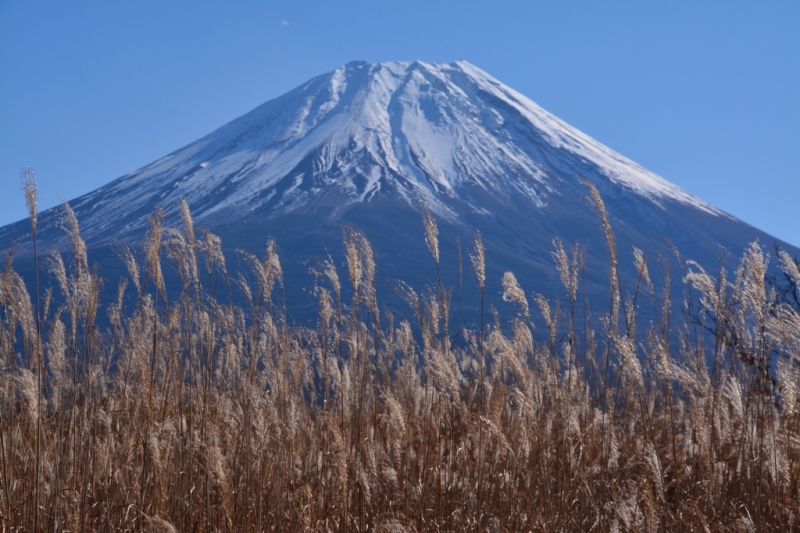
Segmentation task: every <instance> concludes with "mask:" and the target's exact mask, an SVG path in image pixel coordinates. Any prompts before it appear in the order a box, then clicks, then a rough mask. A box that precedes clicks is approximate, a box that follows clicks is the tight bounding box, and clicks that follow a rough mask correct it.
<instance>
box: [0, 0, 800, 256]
mask: <svg viewBox="0 0 800 533" xmlns="http://www.w3.org/2000/svg"><path fill="white" fill-rule="evenodd" d="M354 59H365V60H368V61H386V60H414V59H420V60H424V61H446V62H449V61H454V60H457V59H465V60H467V61H469V62H471V63H473V64H475V65H476V66H478V67H480V68H482V69H483V70H485V71H487V72H488V73H489V74H491V75H493V76H494V77H496V78H498V79H499V80H500V81H502V82H504V83H505V84H507V85H509V86H511V87H513V88H514V89H516V90H518V91H520V92H521V93H523V94H525V95H527V96H528V97H530V98H531V99H532V100H534V101H536V102H537V103H538V104H540V105H541V106H542V107H544V108H545V109H547V110H548V111H551V112H552V113H554V114H556V115H557V116H559V117H560V118H562V119H564V120H566V121H567V122H569V123H570V124H572V125H573V126H575V127H577V128H578V129H580V130H582V131H584V132H585V133H587V134H589V135H591V136H592V137H594V138H595V139H597V140H599V141H600V142H602V143H604V144H606V145H608V146H610V147H611V148H613V149H614V150H617V151H618V152H620V153H622V154H623V155H625V156H627V157H629V158H631V159H633V160H634V161H636V162H638V163H640V164H641V165H643V166H644V167H646V168H648V169H650V170H652V171H654V172H656V173H658V174H660V175H661V176H663V177H665V178H666V179H668V180H670V181H673V182H674V183H677V184H678V185H680V186H682V187H683V188H685V189H687V190H688V191H690V192H692V193H694V194H696V195H698V196H700V197H701V198H703V199H705V200H707V201H709V202H711V203H712V204H714V205H716V206H718V207H720V208H722V209H724V210H725V211H728V212H729V213H731V214H733V215H735V216H737V217H738V218H740V219H742V220H744V221H746V222H748V223H750V224H752V225H754V226H756V227H759V228H761V229H763V230H765V231H767V232H768V233H771V234H772V235H774V236H776V237H779V238H781V239H783V240H786V241H788V242H790V243H792V244H794V245H796V246H800V1H796V0H795V1H789V0H785V1H763V0H762V1H759V2H742V1H725V2H716V1H697V2H694V1H693V2H690V1H680V0H678V1H672V2H659V1H649V2H633V1H628V2H626V1H613V2H611V1H608V2H578V1H568V0H567V1H560V2H534V1H530V2H503V1H494V2H446V1H438V2H430V1H428V2H384V1H374V2H353V1H351V2H344V1H340V2H331V1H328V2H321V1H318V2H301V1H295V2H284V3H279V2H269V3H264V2H233V3H231V2H228V3H222V2H210V1H206V2H188V1H171V2H170V1H162V2H147V1H143V2H123V1H117V2H36V1H33V2H30V1H26V2H21V1H2V0H0V185H2V191H3V193H2V194H1V195H0V225H2V224H6V223H9V222H13V221H16V220H18V219H20V218H22V217H24V216H25V211H24V206H23V201H22V192H21V187H20V179H19V174H20V171H21V170H22V168H23V167H31V168H34V169H35V170H36V172H37V175H38V178H39V192H40V196H41V205H42V206H43V207H49V206H52V205H55V204H57V203H58V202H59V198H63V199H66V200H69V199H71V198H74V197H76V196H79V195H81V194H84V193H86V192H89V191H91V190H93V189H95V188H97V187H99V186H100V185H103V184H105V183H107V182H109V181H111V180H112V179H115V178H117V177H119V176H121V175H123V174H126V173H128V172H131V171H133V170H136V169H137V168H139V167H141V166H144V165H146V164H148V163H150V162H152V161H154V160H155V159H158V158H160V157H161V156H163V155H166V154H167V153H169V152H172V151H173V150H175V149H177V148H180V147H181V146H184V145H185V144H188V143H189V142H192V141H194V140H196V139H197V138H199V137H201V136H203V135H205V134H206V133H209V132H211V131H212V130H214V129H216V128H217V127H219V126H221V125H223V124H224V123H226V122H228V121H230V120H231V119H233V118H235V117H237V116H239V115H242V114H244V113H246V112H247V111H249V110H250V109H252V108H254V107H255V106H257V105H259V104H261V103H263V102H265V101H266V100H269V99H271V98H274V97H276V96H278V95H280V94H282V93H284V92H286V91H288V90H290V89H292V88H293V87H295V86H297V85H299V84H301V83H302V82H304V81H306V80H307V79H309V78H311V77H313V76H315V75H318V74H321V73H323V72H326V71H329V70H332V69H334V68H336V67H338V66H339V65H342V64H344V63H347V62H348V61H351V60H354Z"/></svg>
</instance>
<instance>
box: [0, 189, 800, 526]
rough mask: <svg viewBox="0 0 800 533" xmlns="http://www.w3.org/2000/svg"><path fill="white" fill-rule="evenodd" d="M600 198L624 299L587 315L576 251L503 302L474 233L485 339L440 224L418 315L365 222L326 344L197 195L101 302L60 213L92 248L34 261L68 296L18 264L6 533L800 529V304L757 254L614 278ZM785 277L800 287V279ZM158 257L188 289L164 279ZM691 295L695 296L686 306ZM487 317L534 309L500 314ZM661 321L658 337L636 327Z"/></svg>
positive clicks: (595, 197)
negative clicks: (206, 222)
mask: <svg viewBox="0 0 800 533" xmlns="http://www.w3.org/2000/svg"><path fill="white" fill-rule="evenodd" d="M27 184H28V186H27V200H28V206H29V212H30V214H31V220H32V222H33V227H32V230H33V234H34V239H35V235H36V190H35V183H34V182H33V181H32V176H29V177H28V181H27ZM588 196H589V200H590V202H591V203H592V205H593V206H594V208H595V210H596V212H597V215H598V220H599V224H600V226H601V227H602V229H603V230H604V232H605V234H606V240H607V242H606V245H607V248H608V252H609V269H608V271H609V273H610V275H609V304H608V306H607V307H606V308H605V309H591V310H590V309H588V306H587V305H586V303H585V302H586V300H585V296H584V293H583V290H582V287H583V286H582V279H583V276H584V273H583V262H582V258H583V252H582V249H581V248H580V247H577V246H576V247H574V248H570V249H568V248H565V247H564V245H563V244H561V242H560V241H556V242H555V243H554V251H553V259H554V268H556V269H557V271H558V273H559V275H560V278H561V280H562V281H563V285H564V293H563V298H562V299H561V300H560V301H558V302H555V301H547V300H545V299H544V298H543V297H541V296H538V295H530V294H528V293H527V292H526V291H525V290H524V289H523V288H521V287H520V286H519V285H518V283H517V281H516V278H515V277H514V275H513V274H511V273H508V274H506V276H505V277H504V279H503V287H504V294H503V299H504V300H505V301H506V302H507V303H502V302H490V301H488V298H486V295H484V282H485V264H486V262H487V261H491V257H485V254H484V251H483V244H482V241H481V237H480V235H476V238H475V241H474V243H472V244H471V245H470V246H469V247H467V248H468V250H465V253H464V255H465V261H464V263H465V265H463V270H464V274H463V277H464V278H465V279H466V280H467V282H466V283H463V285H464V290H477V291H479V293H480V299H481V302H482V309H481V314H480V317H479V319H476V320H475V322H476V324H475V325H472V326H465V325H464V324H460V323H457V322H458V321H457V320H454V319H453V316H454V313H453V312H452V309H451V308H452V307H453V303H452V302H453V300H454V291H455V289H453V288H451V287H448V286H445V285H444V284H443V283H442V281H441V280H440V278H438V277H437V273H438V271H439V266H440V265H439V253H438V247H439V244H438V243H439V235H438V229H437V226H436V222H435V220H434V219H433V217H432V216H431V215H430V213H428V212H427V211H425V212H424V213H423V220H424V222H425V229H426V234H425V235H420V238H421V239H422V238H425V239H426V242H427V244H428V247H429V249H430V251H431V255H432V259H431V279H432V284H431V288H429V289H428V290H426V291H424V292H422V293H417V292H415V291H414V290H413V289H412V288H411V287H409V286H407V285H403V284H400V285H399V287H398V290H399V292H400V293H401V294H402V296H403V298H405V300H406V301H407V302H408V304H409V309H410V313H409V316H411V317H413V320H412V321H411V323H410V322H408V321H395V319H394V318H393V317H392V316H391V314H389V313H387V312H385V310H384V309H383V308H382V307H381V305H380V304H381V302H380V301H379V299H378V295H377V294H376V290H375V264H374V261H373V256H372V250H371V246H370V243H369V242H368V241H367V239H366V238H365V237H364V236H363V234H362V233H360V232H359V231H358V230H355V229H352V228H345V230H344V234H343V238H344V245H345V250H346V263H345V264H346V268H342V269H339V268H337V265H336V263H335V262H334V261H333V260H331V259H328V260H326V261H323V262H321V263H320V264H319V265H318V266H317V271H318V277H317V279H318V283H317V286H316V287H314V289H315V290H316V294H317V295H318V297H319V319H318V323H317V327H316V328H315V329H309V328H297V327H289V326H288V324H287V317H286V312H285V304H284V302H282V301H281V298H280V297H279V294H280V289H281V286H282V285H281V284H282V270H281V263H280V260H279V256H278V253H277V248H276V245H275V243H274V242H273V241H269V243H268V245H267V250H266V255H265V256H264V257H262V258H257V257H254V256H247V260H248V264H249V266H250V267H251V269H250V271H249V272H245V273H241V274H239V273H235V274H233V273H229V272H228V271H227V269H226V262H225V257H224V256H223V254H222V252H221V243H220V241H219V239H218V238H216V237H215V236H214V235H211V234H210V233H208V232H202V231H198V230H195V228H194V226H193V223H192V219H191V215H190V213H189V209H188V207H187V206H186V205H185V204H184V205H183V210H182V217H183V222H184V224H183V227H182V228H180V229H172V228H167V229H165V228H162V226H161V216H160V214H159V213H158V212H157V213H155V214H154V215H153V216H152V218H151V226H150V232H149V234H148V236H147V239H146V242H145V243H144V245H143V248H142V250H141V251H138V252H136V253H133V252H129V253H123V254H122V255H123V258H124V260H125V261H126V264H127V266H128V270H129V277H128V279H126V280H123V281H122V282H121V283H120V285H119V291H118V298H117V300H116V301H109V302H100V301H99V300H100V294H101V291H100V288H101V284H102V283H109V281H103V280H101V278H100V277H99V275H98V273H97V272H96V271H95V270H93V268H92V266H91V265H89V264H88V261H87V256H86V246H85V244H84V243H83V241H82V239H81V236H80V233H79V229H78V221H77V220H75V217H74V215H73V214H72V212H71V211H70V210H69V208H68V206H65V215H64V216H65V218H64V224H65V228H66V230H67V231H68V233H69V234H70V236H71V238H72V242H73V251H72V253H71V254H70V255H69V256H68V257H65V258H64V259H62V258H61V257H60V256H59V255H51V256H49V257H47V258H44V259H41V258H40V257H39V256H38V255H37V261H38V262H39V264H38V267H37V271H40V272H41V273H42V276H44V275H45V273H49V274H50V275H51V276H52V277H54V278H55V279H56V280H57V289H56V290H57V291H60V295H53V294H51V293H50V292H47V291H41V290H40V287H39V283H36V284H35V285H36V286H33V285H32V284H30V283H29V284H28V286H26V284H25V283H24V282H23V281H22V278H21V277H20V276H19V275H18V274H17V273H15V272H14V270H13V269H12V268H11V265H12V263H11V256H9V257H8V259H7V260H6V263H5V268H4V270H3V271H2V278H1V279H0V283H1V285H0V309H1V310H2V323H0V367H1V368H2V371H0V416H1V417H2V418H1V419H0V523H1V524H2V529H3V531H202V532H206V531H320V532H322V531H337V532H345V531H349V532H356V531H383V532H406V531H409V532H410V531H419V532H422V531H480V532H483V531H491V532H505V531H507V532H527V531H553V532H555V531H598V532H617V531H713V532H724V531H742V532H749V531H759V532H761V531H783V532H789V531H796V530H798V529H800V314H798V307H797V305H796V303H797V301H796V300H792V298H791V294H790V293H786V292H782V291H779V290H777V289H776V287H778V286H777V285H775V284H770V283H768V277H767V262H768V258H767V256H766V255H765V253H764V252H763V251H762V249H761V248H760V247H759V246H758V244H752V245H751V246H750V247H749V248H748V249H747V251H746V253H745V254H744V255H743V257H741V258H740V260H739V261H738V265H737V266H736V268H735V270H734V271H733V272H731V273H726V272H724V271H721V272H714V273H713V276H712V275H710V274H707V273H706V272H704V271H703V270H702V269H701V268H700V267H699V266H697V265H695V264H692V263H691V262H688V261H687V262H684V261H683V260H681V264H682V265H683V267H684V269H683V270H681V271H673V272H672V273H670V272H669V270H666V269H664V267H663V265H659V264H657V265H649V264H648V263H647V260H646V258H645V257H644V256H643V255H642V254H641V253H640V252H638V251H637V252H636V253H635V257H636V265H635V266H636V270H637V271H638V273H639V275H638V279H635V280H620V279H619V277H618V275H617V272H618V268H617V253H616V245H615V243H614V236H613V229H612V228H611V226H610V224H609V222H608V218H607V216H606V214H605V208H604V206H603V203H602V200H601V199H600V196H599V194H598V193H597V190H596V189H594V188H593V187H592V186H589V195H588ZM775 260H777V262H778V264H779V266H780V267H781V269H782V270H783V272H784V274H785V279H784V281H785V283H786V284H787V285H784V288H788V289H791V288H792V287H794V289H795V290H796V289H797V287H798V286H800V272H798V268H797V263H796V261H794V260H792V259H791V258H789V257H788V256H787V255H785V254H779V255H778V257H777V258H775ZM162 262H164V263H165V264H166V263H167V262H169V263H171V264H172V267H171V268H175V269H176V271H177V272H178V274H179V276H180V279H181V282H182V284H181V286H180V287H165V285H164V277H163V276H162V271H161V268H162ZM340 270H341V271H340ZM656 270H658V279H659V280H660V282H659V285H660V288H657V287H654V283H652V282H651V275H650V272H651V271H652V272H655V271H656ZM654 277H655V276H654ZM470 279H473V280H475V281H476V283H475V284H473V283H471V282H469V280H470ZM623 281H624V283H625V290H623ZM792 284H794V285H792ZM343 286H345V287H347V289H345V288H343ZM680 290H685V291H687V293H691V294H693V295H694V296H695V298H694V300H688V301H687V305H686V306H685V308H684V309H673V306H672V305H671V304H670V302H671V300H672V299H671V297H670V296H669V294H670V291H680ZM216 293H224V294H225V295H226V297H225V298H220V299H219V300H218V299H217V297H216ZM233 293H236V294H238V295H241V297H240V298H238V299H237V298H229V297H227V295H228V294H233ZM350 295H352V297H351V296H350ZM794 295H795V297H796V295H797V292H795V293H794ZM55 296H57V298H56V297H55ZM220 300H224V301H225V302H228V303H224V304H223V303H220ZM231 301H241V302H245V303H244V304H242V305H234V304H231V303H230V302H231ZM692 301H694V303H691V302H692ZM55 302H58V303H55ZM101 303H102V307H101ZM491 305H496V306H500V305H504V306H513V309H514V310H515V311H514V314H515V315H514V316H515V318H514V319H513V320H511V321H510V322H509V323H500V319H499V318H496V316H495V315H494V313H493V312H492V307H491ZM644 307H647V308H648V309H649V311H648V312H649V313H650V316H654V317H655V319H654V320H647V321H645V320H640V321H639V322H637V316H636V309H640V308H644ZM100 309H102V311H103V312H106V311H107V313H108V318H107V319H104V320H103V321H100V322H102V323H103V324H110V325H109V326H103V327H102V328H101V327H99V326H98V322H99V320H98V313H99V312H100V311H99V310H100ZM590 314H591V323H592V324H594V325H595V326H596V327H595V328H594V329H589V328H587V327H585V326H584V325H585V324H586V323H587V317H589V315H590ZM532 315H535V316H536V320H543V322H542V323H544V324H545V325H546V330H543V329H542V328H541V327H540V328H538V329H537V330H536V331H535V332H534V331H533V319H532Z"/></svg>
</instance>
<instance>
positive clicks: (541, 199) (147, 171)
mask: <svg viewBox="0 0 800 533" xmlns="http://www.w3.org/2000/svg"><path fill="white" fill-rule="evenodd" d="M581 177H582V178H585V179H588V180H590V181H591V182H592V183H594V184H595V185H596V186H597V187H598V189H599V190H600V192H601V195H602V196H603V198H604V200H605V201H606V205H607V208H608V212H609V215H610V217H611V220H612V225H613V227H614V230H615V231H616V232H617V238H618V240H619V243H620V250H621V251H622V252H623V253H629V252H630V250H631V249H632V247H633V246H637V247H639V248H641V249H643V250H645V252H646V253H648V254H650V255H651V256H654V255H659V254H662V253H663V250H664V246H663V244H659V243H663V242H664V241H665V240H666V241H671V242H673V243H675V244H676V245H677V247H678V248H679V249H680V250H681V251H682V252H683V253H684V254H685V255H686V256H687V257H691V258H694V259H696V260H698V261H699V262H700V263H701V264H704V265H706V266H708V267H709V268H710V269H711V270H715V268H716V265H717V260H718V256H719V251H720V247H724V248H731V249H732V251H734V252H735V253H736V252H738V251H740V250H741V249H742V248H743V246H744V245H745V244H747V243H748V242H749V241H752V240H755V239H760V240H761V242H762V244H766V245H771V244H772V243H773V241H774V239H773V238H771V237H769V236H768V235H766V234H764V233H762V232H760V231H758V230H756V229H755V228H752V227H750V226H748V225H746V224H744V223H743V222H741V221H738V220H736V219H735V218H733V217H731V216H729V215H727V214H725V213H723V212H722V211H720V210H718V209H716V208H715V207H713V206H711V205H709V204H708V203H706V202H704V201H702V200H700V199H698V198H696V197H695V196H692V195H691V194H689V193H687V192H686V191H684V190H683V189H681V188H680V187H678V186H676V185H674V184H672V183H670V182H668V181H666V180H664V179H663V178H661V177H659V176H657V175H655V174H653V173H652V172H649V171H648V170H646V169H644V168H642V167H641V166H639V165H637V164H636V163H634V162H632V161H630V160H629V159H627V158H625V157H623V156H621V155H620V154H617V153H616V152H614V151H613V150H611V149H609V148H608V147H606V146H604V145H602V144H601V143H599V142H597V141H595V140H593V139H591V138H590V137H588V136H587V135H585V134H583V133H581V132H580V131H578V130H576V129H575V128H573V127H571V126H569V125H568V124H566V123H565V122H563V121H561V120H560V119H558V118H557V117H555V116H553V115H552V114H550V113H548V112H547V111H545V110H544V109H542V108H541V107H539V106H538V105H537V104H535V103H534V102H533V101H531V100H529V99H528V98H526V97H525V96H523V95H521V94H519V93H518V92H516V91H514V90H513V89H511V88H509V87H507V86H505V85H503V84H502V83H500V82H499V81H497V80H496V79H494V78H493V77H491V76H490V75H488V74H487V73H485V72H483V71H482V70H480V69H478V68H477V67H475V66H473V65H471V64H469V63H467V62H464V61H458V62H455V63H450V64H444V63H425V62H420V61H415V62H387V63H377V64H375V63H367V62H361V61H357V62H352V63H348V64H347V65H345V66H342V67H340V68H338V69H336V70H334V71H332V72H329V73H327V74H323V75H321V76H318V77H316V78H314V79H312V80H310V81H308V82H307V83H305V84H303V85H301V86H300V87H298V88H296V89H294V90H292V91H290V92H288V93H286V94H285V95H283V96H280V97H278V98H276V99H274V100H271V101H269V102H267V103H265V104H263V105H261V106H259V107H257V108H256V109H254V110H253V111H251V112H249V113H247V114H246V115H244V116H242V117H239V118H237V119H235V120H233V121H232V122H230V123H228V124H227V125H225V126H223V127H221V128H219V129H218V130H216V131H214V132H212V133H210V134H209V135H207V136H205V137H203V138H201V139H199V140H198V141H196V142H194V143H192V144H190V145H188V146H186V147H184V148H181V149H179V150H177V151H175V152H173V153H171V154H169V155H167V156H166V157H163V158H161V159H159V160H158V161H155V162H154V163H152V164H150V165H147V166H146V167H144V168H142V169H140V170H137V171H136V172H133V173H131V174H128V175H126V176H123V177H121V178H119V179H117V180H115V181H112V182H110V183H109V184H108V185H106V186H103V187H101V188H99V189H97V190H95V191H93V192H91V193H89V194H87V195H85V196H82V197H80V198H78V199H76V200H74V201H72V202H70V205H71V206H72V208H73V209H74V211H75V213H76V215H77V217H78V220H79V221H80V223H81V229H82V232H83V234H84V236H85V237H86V239H87V242H88V243H89V245H90V246H91V247H93V248H94V249H95V250H102V249H103V248H104V247H109V246H111V245H112V243H113V242H114V241H119V240H123V241H135V240H136V239H138V238H141V237H142V236H143V235H144V232H145V230H146V228H147V215H149V214H150V213H151V212H152V211H153V209H154V208H156V206H160V207H161V208H162V209H163V210H164V211H165V212H166V213H167V221H168V223H170V222H174V223H178V221H179V216H178V204H179V202H180V200H181V199H185V200H186V201H187V202H188V204H189V206H190V208H191V211H192V213H193V216H194V220H195V223H196V224H197V225H198V226H204V227H207V228H209V229H211V230H212V231H214V232H216V233H218V234H220V235H221V236H222V237H223V242H225V243H226V244H227V245H228V246H229V247H230V248H231V249H240V248H243V249H247V250H250V251H254V252H259V253H260V251H261V250H263V245H264V242H265V240H266V236H267V235H274V236H275V237H276V238H277V241H278V244H279V246H280V247H281V250H282V254H283V256H284V257H285V259H284V262H286V261H287V259H288V261H289V264H292V265H293V266H294V267H296V268H290V269H288V270H289V274H288V276H289V277H291V276H292V275H296V272H300V271H303V272H305V271H306V270H307V266H303V264H302V261H304V260H305V259H306V258H308V257H309V256H313V255H322V254H323V253H324V251H325V250H326V249H327V250H329V251H331V252H332V253H335V252H336V250H339V249H340V240H341V237H340V236H341V229H340V228H341V225H343V224H352V225H355V226H357V227H360V228H362V229H363V230H364V231H365V232H366V233H367V235H368V236H369V237H370V239H371V240H372V241H373V245H374V247H375V250H376V254H377V255H378V259H379V261H378V265H379V268H383V269H384V270H383V273H384V275H385V277H386V278H402V279H409V278H412V280H413V278H414V277H415V276H417V275H418V274H417V272H418V271H419V270H420V269H421V270H423V271H427V270H426V269H427V268H428V267H430V265H429V264H428V263H429V262H430V258H429V257H428V256H427V252H426V250H425V248H424V240H423V238H422V229H421V228H422V224H421V221H420V209H421V207H422V206H423V205H426V206H428V207H429V208H430V209H431V211H432V212H433V213H434V215H435V216H436V217H437V218H438V219H439V221H440V224H441V225H443V230H445V231H447V232H449V233H450V235H452V236H453V239H452V240H454V238H455V236H459V235H460V236H462V242H463V243H464V245H465V246H466V245H467V243H468V242H469V241H470V240H471V238H472V235H473V234H474V232H475V231H477V230H479V231H481V233H482V234H483V235H484V240H485V241H486V245H487V253H488V256H489V265H490V271H489V275H490V276H494V278H495V283H496V284H499V280H500V276H501V274H502V271H503V270H514V271H515V272H516V273H517V276H518V277H519V278H520V279H521V281H527V282H528V286H527V287H526V288H530V289H536V290H537V291H540V292H545V293H547V292H552V291H553V290H555V286H557V284H558V283H557V279H556V278H555V274H554V273H552V271H553V269H552V262H551V260H550V251H551V248H552V241H553V238H554V237H561V238H562V239H563V240H564V241H565V242H579V243H583V244H585V245H587V269H588V270H589V272H590V273H591V275H590V278H591V277H596V278H597V283H598V287H600V286H602V285H603V284H604V281H603V278H604V276H605V274H604V272H606V271H607V266H604V265H605V262H606V259H605V257H606V253H605V249H604V247H603V245H602V244H600V242H602V234H601V233H600V230H599V229H598V224H597V219H596V217H595V216H594V214H593V213H592V212H591V209H590V208H589V205H588V203H587V201H586V199H585V195H586V192H587V191H586V187H585V186H584V185H583V184H581V182H580V179H579V178H581ZM55 211H56V210H51V211H49V212H46V213H44V214H43V215H42V217H41V218H40V227H42V228H43V229H42V240H43V242H44V243H49V244H51V245H54V246H57V245H58V242H59V240H60V239H63V237H62V235H63V234H62V233H60V232H59V231H56V229H55V226H56V224H55V223H54V222H55V220H56V219H57V214H56V213H55ZM48 228H49V229H48ZM28 232H29V226H27V224H26V223H23V222H19V223H16V224H13V225H10V226H6V227H5V228H2V229H0V246H3V247H5V246H7V245H8V244H9V243H10V241H11V239H13V238H17V239H19V241H20V242H21V243H22V244H24V243H25V242H26V239H27V238H28V237H26V235H27V233H28ZM443 235H444V236H446V235H447V233H443ZM655 236H662V237H666V239H665V240H658V239H654V237H655ZM443 238H445V237H443ZM781 245H782V246H783V247H784V248H786V249H788V250H789V251H790V252H791V253H794V254H797V250H795V249H793V248H791V247H789V246H786V245H785V244H783V243H781ZM443 246H444V248H445V249H446V250H445V254H446V253H448V252H449V253H450V256H449V265H450V266H449V268H450V273H451V274H452V275H454V272H455V270H456V267H455V265H456V264H457V260H456V258H455V254H456V246H455V245H454V244H453V243H452V242H451V244H449V245H447V244H444V245H443ZM23 255H24V254H23ZM102 255H103V254H102V253H101V254H100V256H102ZM621 259H622V261H623V262H624V261H627V259H626V258H625V257H624V256H623V257H622V258H621ZM625 264H627V263H625ZM624 268H626V267H624V266H623V269H624ZM422 277H423V278H424V279H427V278H428V277H427V276H422ZM589 282H590V283H591V279H590V280H589ZM298 283H301V282H300V281H299V279H298ZM495 286H497V285H495ZM598 290H600V289H598Z"/></svg>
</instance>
